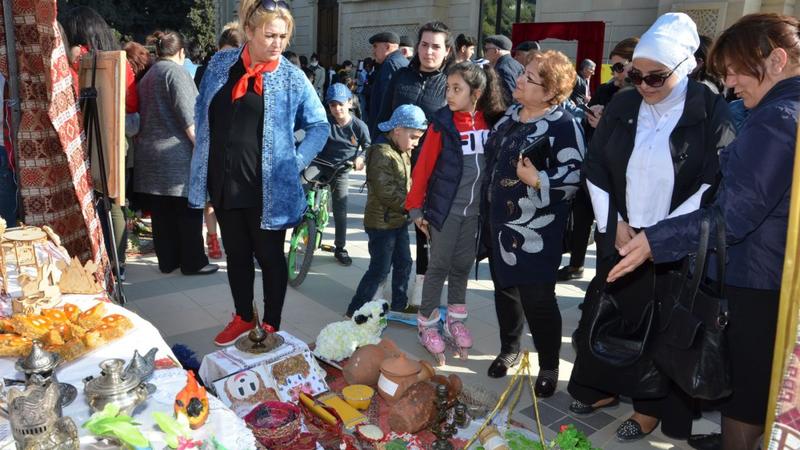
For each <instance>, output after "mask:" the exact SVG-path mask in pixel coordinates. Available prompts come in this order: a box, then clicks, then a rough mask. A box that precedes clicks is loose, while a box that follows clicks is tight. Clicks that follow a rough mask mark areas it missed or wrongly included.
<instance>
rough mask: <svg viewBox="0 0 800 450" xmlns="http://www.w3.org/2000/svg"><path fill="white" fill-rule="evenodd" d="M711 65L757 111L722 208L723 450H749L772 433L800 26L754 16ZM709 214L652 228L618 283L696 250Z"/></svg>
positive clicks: (732, 149)
mask: <svg viewBox="0 0 800 450" xmlns="http://www.w3.org/2000/svg"><path fill="white" fill-rule="evenodd" d="M739 49H752V51H748V52H747V53H746V54H743V53H740V52H739ZM710 62H711V69H712V70H713V71H714V72H715V73H717V74H719V75H721V76H722V77H723V79H724V81H725V85H726V86H727V87H729V88H731V89H732V90H733V91H735V92H736V94H737V95H738V96H739V97H741V98H742V100H743V101H744V105H745V107H746V108H748V109H749V110H750V113H749V117H748V119H747V121H746V122H745V123H744V124H743V125H742V128H741V130H740V132H739V135H738V136H737V137H736V140H734V141H733V142H732V143H731V144H730V145H728V146H727V147H726V148H725V149H724V150H723V151H722V153H721V154H720V165H721V172H722V181H721V183H720V189H719V195H718V196H717V198H716V199H715V201H714V205H713V207H714V208H718V209H719V210H721V211H722V215H723V216H724V217H725V238H726V241H727V246H728V251H727V255H728V259H727V269H726V272H725V273H726V275H725V280H724V281H725V293H726V298H727V300H728V309H729V312H728V328H727V331H726V333H727V339H728V349H729V356H728V357H729V360H730V361H729V362H730V370H731V373H730V375H731V387H732V389H733V394H732V395H731V396H730V397H729V398H727V399H726V400H725V401H724V402H722V403H721V404H720V405H719V408H720V411H721V412H722V448H723V449H724V450H739V449H741V450H749V449H752V448H756V443H757V442H758V441H759V439H760V436H761V435H762V433H763V432H764V422H765V420H766V415H767V410H768V408H769V406H768V396H769V388H770V375H771V367H772V356H773V349H774V346H775V333H776V328H777V318H778V304H779V301H778V300H779V296H780V295H779V294H780V287H781V277H782V273H783V265H784V257H785V252H786V237H787V229H788V216H789V194H790V190H791V185H792V166H793V163H792V161H793V160H794V158H795V151H796V150H795V149H796V141H797V137H796V136H797V120H798V115H800V21H798V19H797V18H794V17H789V16H780V15H777V14H752V15H749V16H745V17H743V18H742V19H740V20H739V21H738V22H737V23H735V24H734V25H733V26H731V27H730V28H729V29H728V30H726V31H725V32H724V33H723V34H722V35H721V36H720V38H719V40H718V42H717V45H716V47H715V49H714V51H713V52H712V54H711V58H710ZM794 176H795V179H796V178H797V174H796V173H795V174H794ZM705 213H706V212H705V210H703V209H701V210H698V211H695V212H694V213H691V214H687V215H685V216H681V217H676V218H673V219H669V220H664V221H661V222H659V223H658V224H655V225H654V226H651V227H647V229H646V230H644V231H643V232H641V233H639V234H638V235H637V236H636V237H635V238H634V239H633V240H632V241H631V242H629V243H628V244H627V245H626V246H624V247H623V248H622V249H621V250H620V253H621V254H622V255H624V258H623V260H622V261H621V262H620V263H619V264H618V265H617V266H616V267H615V268H614V269H613V270H612V271H611V273H610V274H609V281H612V280H617V279H620V280H624V279H626V278H628V277H630V276H631V275H630V273H633V274H635V273H636V272H635V270H638V269H637V267H639V266H641V265H642V264H647V263H645V261H648V260H650V259H651V258H652V259H653V260H654V261H655V262H656V264H660V263H667V262H670V261H676V260H678V259H680V258H683V257H684V256H686V255H687V254H688V253H689V252H692V251H695V249H696V248H697V245H698V239H699V234H700V232H699V230H700V225H699V224H700V221H701V219H702V217H703V215H704V214H705ZM712 233H713V232H712ZM710 242H716V237H715V236H712V237H711V239H710ZM709 273H712V274H713V273H714V271H713V270H710V271H709Z"/></svg>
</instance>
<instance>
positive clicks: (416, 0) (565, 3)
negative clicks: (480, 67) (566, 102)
mask: <svg viewBox="0 0 800 450" xmlns="http://www.w3.org/2000/svg"><path fill="white" fill-rule="evenodd" d="M524 1H525V3H528V4H530V3H533V4H534V5H535V18H534V20H535V21H536V22H564V21H589V20H591V21H603V22H605V23H606V33H605V46H604V48H605V51H604V52H603V53H604V55H607V54H608V52H609V51H610V49H611V48H612V47H613V46H614V44H616V43H617V42H619V41H620V40H622V39H624V38H626V37H630V36H639V35H641V34H642V33H643V32H644V31H645V30H646V29H647V28H648V27H649V26H650V25H651V24H652V23H653V22H654V21H655V20H656V18H657V17H658V16H659V15H661V14H664V13H666V12H670V11H682V12H685V13H687V14H688V15H689V16H691V17H692V18H693V19H694V20H695V22H696V23H697V27H698V30H699V32H700V34H706V35H709V36H712V37H715V36H718V35H719V34H720V33H721V32H722V30H724V29H725V28H727V27H728V26H730V25H731V24H733V23H734V22H735V21H736V20H737V19H739V18H740V17H742V16H743V15H745V14H750V13H754V12H759V11H761V12H778V13H782V14H788V15H794V16H798V15H799V14H800V0H727V1H708V0H682V1H674V0H535V1H533V2H531V0H524ZM290 3H291V6H292V13H293V14H294V17H295V22H296V24H295V35H294V37H293V38H292V42H291V45H290V48H289V49H290V50H292V51H294V52H295V53H297V54H300V55H307V56H310V55H311V54H312V53H315V52H316V53H318V54H319V55H320V60H321V62H322V63H323V65H330V64H331V63H340V62H342V61H344V60H346V59H349V60H351V61H358V60H360V59H363V58H366V57H368V56H370V55H371V46H370V45H369V42H368V40H369V37H370V36H372V35H373V34H375V33H378V32H381V31H394V32H395V33H397V34H398V35H400V36H402V35H407V36H410V37H412V39H416V35H417V30H418V28H419V26H420V25H422V24H424V23H426V22H429V21H431V20H441V21H443V22H445V23H446V24H447V25H448V26H449V27H450V29H451V30H453V33H454V35H457V34H459V33H465V34H468V35H471V36H478V35H479V33H480V31H481V27H483V31H484V32H488V33H491V32H494V31H495V30H493V29H492V28H493V26H496V25H497V23H499V19H500V16H501V15H502V14H503V13H504V12H505V13H508V12H509V11H508V8H512V11H513V8H515V7H519V4H520V1H519V0H291V1H290ZM498 6H499V7H500V9H501V11H500V12H501V14H498V15H497V21H496V20H495V18H494V17H481V16H482V15H484V16H486V15H487V11H488V12H489V14H494V12H495V11H497V7H498ZM237 8H238V1H237V0H220V8H219V23H220V26H221V25H222V24H225V23H226V22H228V21H230V20H235V19H236V16H237V13H238V10H237ZM510 15H511V16H512V17H513V15H514V14H513V12H511V14H510ZM487 24H488V25H487ZM542 44H543V46H544V47H545V48H555V49H558V50H562V51H564V52H565V53H566V54H567V55H569V56H573V57H574V55H575V46H576V44H575V43H571V42H564V41H555V40H547V41H544V42H542Z"/></svg>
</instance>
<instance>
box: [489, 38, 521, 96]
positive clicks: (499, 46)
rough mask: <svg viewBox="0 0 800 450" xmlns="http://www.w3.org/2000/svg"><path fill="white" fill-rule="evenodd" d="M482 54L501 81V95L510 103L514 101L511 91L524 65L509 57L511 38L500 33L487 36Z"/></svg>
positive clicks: (514, 87)
mask: <svg viewBox="0 0 800 450" xmlns="http://www.w3.org/2000/svg"><path fill="white" fill-rule="evenodd" d="M483 56H484V57H485V58H486V59H488V60H489V64H491V65H492V67H494V70H496V71H497V74H498V75H499V76H500V79H501V80H502V81H503V84H502V86H503V97H504V98H505V100H506V104H508V105H510V104H511V103H513V102H514V99H513V98H512V97H511V93H512V92H514V89H516V88H517V78H518V77H519V76H520V75H522V72H524V71H525V67H524V66H523V65H522V64H520V63H519V62H517V60H515V59H514V58H513V57H511V39H509V38H507V37H505V36H503V35H502V34H495V35H492V36H489V37H487V38H486V39H484V40H483Z"/></svg>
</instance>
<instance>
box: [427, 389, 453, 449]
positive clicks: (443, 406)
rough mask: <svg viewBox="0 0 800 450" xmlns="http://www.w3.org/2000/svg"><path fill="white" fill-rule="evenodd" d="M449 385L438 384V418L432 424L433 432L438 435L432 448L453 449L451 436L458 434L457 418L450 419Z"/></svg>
mask: <svg viewBox="0 0 800 450" xmlns="http://www.w3.org/2000/svg"><path fill="white" fill-rule="evenodd" d="M447 395H448V392H447V385H445V384H440V385H438V386H436V399H435V400H434V403H436V419H434V422H433V426H431V433H433V435H434V436H436V440H435V441H434V442H433V445H431V449H432V450H453V444H452V443H451V442H450V438H452V437H453V436H455V435H456V432H457V427H456V419H455V417H454V418H453V420H450V421H448V417H447V416H448V415H449V413H448V410H449V409H450V405H449V404H448V401H447Z"/></svg>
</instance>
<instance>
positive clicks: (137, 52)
mask: <svg viewBox="0 0 800 450" xmlns="http://www.w3.org/2000/svg"><path fill="white" fill-rule="evenodd" d="M125 54H126V55H127V57H128V63H130V65H131V69H133V74H134V76H135V77H136V81H137V82H138V81H139V80H141V79H142V77H143V76H144V74H145V73H147V69H149V68H150V66H152V65H153V58H152V57H150V52H149V51H147V49H146V48H145V47H144V45H142V44H140V43H138V42H128V43H127V44H125Z"/></svg>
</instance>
